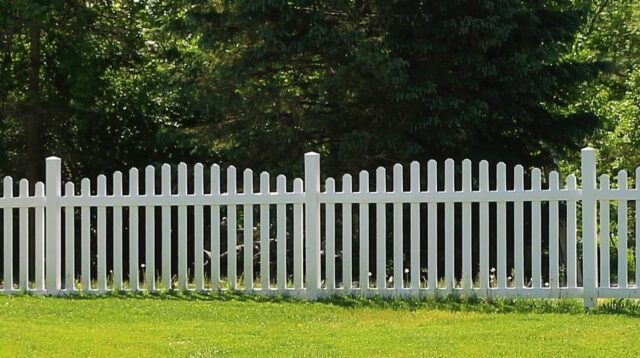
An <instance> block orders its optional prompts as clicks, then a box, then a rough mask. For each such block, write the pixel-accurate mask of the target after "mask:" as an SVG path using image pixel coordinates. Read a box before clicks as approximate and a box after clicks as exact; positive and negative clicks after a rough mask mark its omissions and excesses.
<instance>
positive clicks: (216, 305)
mask: <svg viewBox="0 0 640 358" xmlns="http://www.w3.org/2000/svg"><path fill="white" fill-rule="evenodd" d="M638 342H640V309H639V308H638V304H637V303H633V302H628V301H625V302H614V304H610V305H608V306H606V307H604V308H601V309H599V310H597V311H595V312H590V313H584V311H583V309H582V307H581V302H580V301H551V302H550V303H547V302H544V301H498V302H479V301H478V302H476V301H460V300H444V301H433V300H431V301H422V302H416V301H385V300H381V299H377V300H376V299H370V300H360V299H352V298H341V299H333V300H331V301H325V302H317V303H309V302H302V301H293V300H288V299H267V298H250V297H246V296H242V295H230V294H227V295H222V296H214V297H208V296H198V295H187V296H173V295H164V296H160V297H150V296H134V297H118V296H116V297H100V298H51V297H31V296H14V297H7V296H1V297H0V356H51V355H56V356H74V357H75V356H92V357H100V356H150V357H151V356H154V357H155V356H158V355H162V356H215V355H233V356H256V357H262V356H283V355H284V356H300V355H304V356H469V357H474V356H496V355H503V356H504V355H509V356H540V355H547V356H603V355H610V356H620V355H623V356H638V355H640V344H639V343H638Z"/></svg>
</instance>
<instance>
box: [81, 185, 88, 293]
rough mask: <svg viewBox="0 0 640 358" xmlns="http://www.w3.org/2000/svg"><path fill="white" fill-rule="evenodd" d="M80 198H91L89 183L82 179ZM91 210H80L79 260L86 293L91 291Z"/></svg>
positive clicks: (85, 207) (83, 207)
mask: <svg viewBox="0 0 640 358" xmlns="http://www.w3.org/2000/svg"><path fill="white" fill-rule="evenodd" d="M80 196H82V197H83V198H85V199H86V198H89V197H91V182H90V181H89V179H87V178H84V179H82V181H81V182H80ZM90 210H91V208H90V207H89V206H82V207H81V208H80V225H81V227H80V260H81V278H82V287H83V290H84V291H85V292H86V291H88V290H90V289H91V231H90V230H91V216H90V215H91V211H90Z"/></svg>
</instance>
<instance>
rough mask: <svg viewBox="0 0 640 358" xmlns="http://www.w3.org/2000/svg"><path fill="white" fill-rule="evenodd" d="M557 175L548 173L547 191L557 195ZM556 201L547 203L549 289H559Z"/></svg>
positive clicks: (556, 173) (554, 172)
mask: <svg viewBox="0 0 640 358" xmlns="http://www.w3.org/2000/svg"><path fill="white" fill-rule="evenodd" d="M559 181H560V179H559V175H558V172H556V171H552V172H551V173H549V190H550V191H551V192H554V193H557V192H558V190H559V187H558V186H559ZM559 216H560V214H559V212H558V201H557V200H551V201H549V287H550V288H559V287H560V267H559V265H560V262H559V260H560V255H559V253H558V252H559V250H560V246H559V245H560V241H559V235H560V233H559V227H558V219H559Z"/></svg>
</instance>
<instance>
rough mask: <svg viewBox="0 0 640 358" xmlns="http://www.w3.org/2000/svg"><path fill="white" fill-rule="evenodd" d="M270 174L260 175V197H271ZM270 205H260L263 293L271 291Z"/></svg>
mask: <svg viewBox="0 0 640 358" xmlns="http://www.w3.org/2000/svg"><path fill="white" fill-rule="evenodd" d="M269 185H270V180H269V173H267V172H262V173H260V195H264V196H267V195H269V191H270V189H269ZM269 221H270V220H269V204H261V205H260V288H261V289H262V290H263V291H269V290H270V289H271V287H270V286H271V278H270V277H271V276H270V274H269V262H270V256H269V248H270V246H271V243H270V236H271V235H270V232H271V231H270V228H271V224H270V222H269Z"/></svg>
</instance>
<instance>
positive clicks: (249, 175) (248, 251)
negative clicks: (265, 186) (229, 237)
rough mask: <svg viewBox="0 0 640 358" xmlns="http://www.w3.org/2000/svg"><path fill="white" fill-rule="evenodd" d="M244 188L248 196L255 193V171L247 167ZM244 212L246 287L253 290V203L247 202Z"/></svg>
mask: <svg viewBox="0 0 640 358" xmlns="http://www.w3.org/2000/svg"><path fill="white" fill-rule="evenodd" d="M243 184H244V190H243V193H244V195H246V196H252V195H253V171H252V170H251V169H245V171H244V178H243ZM243 214H244V229H243V231H242V233H243V236H244V270H243V274H244V288H245V290H248V291H251V290H253V205H251V204H245V205H244V208H243Z"/></svg>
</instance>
